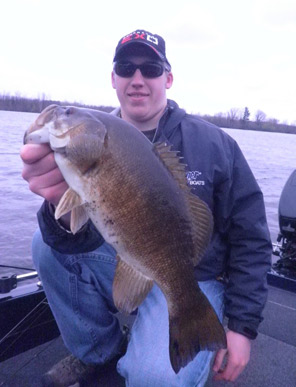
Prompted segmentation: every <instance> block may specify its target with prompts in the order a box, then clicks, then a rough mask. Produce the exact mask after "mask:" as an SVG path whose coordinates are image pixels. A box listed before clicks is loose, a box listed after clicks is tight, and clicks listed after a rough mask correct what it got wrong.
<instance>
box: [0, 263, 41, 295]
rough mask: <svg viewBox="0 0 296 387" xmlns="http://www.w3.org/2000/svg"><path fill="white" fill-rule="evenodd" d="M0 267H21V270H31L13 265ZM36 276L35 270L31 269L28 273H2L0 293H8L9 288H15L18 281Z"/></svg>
mask: <svg viewBox="0 0 296 387" xmlns="http://www.w3.org/2000/svg"><path fill="white" fill-rule="evenodd" d="M0 267H8V268H14V269H23V270H32V269H25V268H19V267H13V266H6V265H0ZM36 277H38V273H37V271H31V272H30V273H25V274H12V275H10V276H9V275H4V276H1V277H0V293H9V292H10V291H11V290H13V289H15V288H16V287H17V285H18V283H19V282H22V281H26V280H29V279H32V278H36Z"/></svg>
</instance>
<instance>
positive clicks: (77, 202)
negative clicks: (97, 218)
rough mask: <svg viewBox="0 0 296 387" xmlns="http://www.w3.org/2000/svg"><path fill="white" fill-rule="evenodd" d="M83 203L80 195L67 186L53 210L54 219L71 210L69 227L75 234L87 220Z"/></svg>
mask: <svg viewBox="0 0 296 387" xmlns="http://www.w3.org/2000/svg"><path fill="white" fill-rule="evenodd" d="M83 204H84V202H83V200H82V199H81V197H80V196H79V195H78V194H77V193H76V192H75V191H73V190H72V189H71V188H68V189H67V191H66V192H65V193H64V195H63V196H62V197H61V199H60V201H59V204H58V206H57V208H56V210H55V214H54V216H55V218H56V219H59V218H60V217H61V216H63V215H65V214H67V213H68V212H70V211H72V213H71V224H70V228H71V231H72V233H73V234H75V233H76V232H77V231H78V230H79V229H80V228H81V227H82V226H83V225H84V224H85V223H86V222H87V220H88V215H87V214H86V211H85V209H84V208H83Z"/></svg>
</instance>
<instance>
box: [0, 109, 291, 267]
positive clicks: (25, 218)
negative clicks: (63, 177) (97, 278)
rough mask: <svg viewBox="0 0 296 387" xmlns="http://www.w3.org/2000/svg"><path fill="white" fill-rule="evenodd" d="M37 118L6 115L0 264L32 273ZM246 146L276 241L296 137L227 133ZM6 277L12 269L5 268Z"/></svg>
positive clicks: (0, 159) (0, 124) (1, 129)
mask: <svg viewBox="0 0 296 387" xmlns="http://www.w3.org/2000/svg"><path fill="white" fill-rule="evenodd" d="M35 117H36V114H34V113H19V112H6V111H0V195H1V200H0V214H1V222H0V264H11V265H17V266H26V267H32V261H31V239H32V234H33V232H34V230H35V229H36V227H37V220H36V212H37V210H38V209H39V207H40V205H41V203H42V199H41V198H40V197H38V196H36V195H34V194H32V193H31V192H30V191H29V189H28V186H27V183H26V182H25V181H23V180H22V177H21V169H22V162H21V159H20V157H19V150H20V148H21V146H22V140H23V133H24V131H25V129H26V128H27V127H28V126H29V124H30V123H31V122H32V121H33V120H34V119H35ZM224 130H225V131H226V132H227V133H228V134H230V135H231V136H232V137H233V138H234V139H235V140H236V141H237V142H238V144H239V145H240V147H241V149H242V150H243V152H244V154H245V156H246V159H247V160H248V162H249V164H250V166H251V168H252V170H253V173H254V175H255V177H256V179H257V181H258V184H259V186H260V187H261V189H262V191H263V194H264V200H265V204H266V212H267V219H268V224H269V228H270V232H271V236H272V239H273V240H275V239H276V237H277V233H278V212H277V209H278V202H279V197H280V194H281V191H282V188H283V186H284V184H285V182H286V180H287V179H288V177H289V176H290V174H291V173H292V171H293V170H294V169H296V135H292V134H280V133H267V132H254V131H244V130H238V129H224ZM0 271H1V273H2V274H3V273H4V272H6V269H5V270H4V269H2V268H0Z"/></svg>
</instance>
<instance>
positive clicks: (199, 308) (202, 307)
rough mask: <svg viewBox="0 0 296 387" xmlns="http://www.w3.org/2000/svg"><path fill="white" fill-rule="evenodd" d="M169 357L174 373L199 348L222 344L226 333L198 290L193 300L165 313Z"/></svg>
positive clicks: (217, 346)
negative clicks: (171, 311)
mask: <svg viewBox="0 0 296 387" xmlns="http://www.w3.org/2000/svg"><path fill="white" fill-rule="evenodd" d="M169 327H170V344H169V351H170V361H171V365H172V368H173V370H174V371H175V373H176V374H177V373H178V372H179V371H180V368H181V367H185V366H186V365H187V364H188V363H189V362H190V361H191V360H193V359H194V357H195V356H196V354H197V353H198V352H199V351H202V350H209V351H216V350H218V349H220V348H226V335H225V331H224V328H223V325H222V324H221V323H220V321H219V319H218V317H217V315H216V313H215V311H214V309H213V307H212V306H211V304H210V303H209V301H208V299H207V298H206V296H205V295H204V294H203V293H202V292H201V291H199V293H198V297H197V302H196V303H195V304H193V305H192V303H191V304H190V307H188V308H186V307H185V308H184V307H182V310H180V312H178V313H176V314H175V315H171V314H170V316H169Z"/></svg>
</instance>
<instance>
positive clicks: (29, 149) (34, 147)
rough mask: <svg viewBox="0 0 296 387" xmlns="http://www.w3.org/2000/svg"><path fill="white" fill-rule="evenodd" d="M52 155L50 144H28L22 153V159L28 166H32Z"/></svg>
mask: <svg viewBox="0 0 296 387" xmlns="http://www.w3.org/2000/svg"><path fill="white" fill-rule="evenodd" d="M49 153H52V150H51V149H50V146H49V145H48V144H26V145H24V146H23V147H22V149H21V151H20V156H21V159H22V160H23V162H24V163H26V164H32V163H35V162H36V161H38V160H40V159H42V158H43V157H45V156H46V155H47V154H49Z"/></svg>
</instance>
